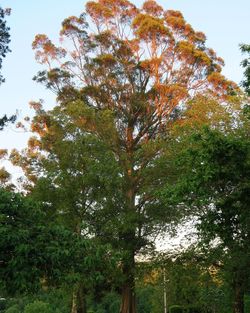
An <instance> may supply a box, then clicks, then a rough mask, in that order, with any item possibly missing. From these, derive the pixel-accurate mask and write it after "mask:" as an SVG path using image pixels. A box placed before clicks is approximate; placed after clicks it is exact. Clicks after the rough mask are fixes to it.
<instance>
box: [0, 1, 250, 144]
mask: <svg viewBox="0 0 250 313" xmlns="http://www.w3.org/2000/svg"><path fill="white" fill-rule="evenodd" d="M85 2H86V1H83V0H71V1H69V0H0V4H1V6H2V7H11V8H12V15H11V16H10V17H9V18H8V24H9V26H10V27H11V41H12V42H11V49H12V53H11V54H9V55H8V56H7V58H6V59H5V60H4V63H3V71H2V72H3V75H4V76H5V78H6V83H5V84H3V85H1V86H0V116H1V115H3V114H4V113H8V114H11V113H14V112H15V111H16V110H18V111H19V112H20V115H21V116H25V115H26V114H29V112H30V111H29V105H28V103H29V101H30V100H38V99H40V98H43V99H45V100H46V107H48V108H49V107H52V106H53V105H54V97H53V95H51V94H49V93H48V92H46V91H45V89H44V88H43V87H42V86H40V85H38V84H36V83H35V82H33V81H32V77H33V76H34V75H35V74H36V72H37V71H38V70H39V69H41V67H40V66H39V65H38V64H37V63H36V61H35V59H34V53H33V51H32V49H31V43H32V41H33V39H34V36H35V35H36V34H37V33H46V34H47V35H48V36H49V37H50V38H51V39H57V34H58V31H59V29H60V23H61V21H62V20H63V19H64V18H65V17H67V16H70V15H78V14H79V13H80V12H81V11H82V10H83V9H84V3H85ZM132 2H133V3H135V4H136V5H138V6H140V5H141V4H142V2H143V1H142V0H134V1H133V0H132ZM158 3H160V4H161V5H162V6H164V8H166V9H177V10H180V11H181V12H182V13H183V14H184V17H185V19H186V20H187V21H188V22H189V23H190V24H191V25H192V26H193V27H194V28H195V29H196V30H200V31H203V32H204V33H205V34H206V36H207V39H208V40H207V45H208V46H209V47H211V48H213V49H214V50H215V51H216V52H217V53H218V55H219V56H221V57H222V58H223V59H224V60H225V62H226V66H225V69H224V70H223V73H224V75H225V76H227V77H228V78H230V79H232V80H234V81H236V82H239V81H240V80H241V79H242V69H241V68H240V65H239V64H240V61H241V60H242V56H241V53H240V51H239V47H238V46H239V43H250V1H249V0H237V1H235V0H205V1H201V0H159V1H158ZM28 136H29V135H28V134H23V133H22V132H21V133H20V132H16V130H14V128H13V127H10V128H9V129H7V130H6V131H4V132H1V133H0V147H1V148H14V147H16V148H21V147H24V146H25V142H26V140H27V138H28Z"/></svg>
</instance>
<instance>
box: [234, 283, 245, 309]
mask: <svg viewBox="0 0 250 313" xmlns="http://www.w3.org/2000/svg"><path fill="white" fill-rule="evenodd" d="M233 309H234V310H233V312H234V313H244V291H243V290H242V288H241V286H240V285H239V284H237V285H236V286H235V290H234V308H233Z"/></svg>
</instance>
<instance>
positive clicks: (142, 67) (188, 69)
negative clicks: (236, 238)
mask: <svg viewBox="0 0 250 313" xmlns="http://www.w3.org/2000/svg"><path fill="white" fill-rule="evenodd" d="M88 22H90V23H89V24H88ZM60 35H61V42H62V44H63V46H60V47H57V46H56V45H54V44H53V43H52V42H51V41H50V40H49V39H48V38H47V36H46V35H37V36H36V38H35V41H34V42H33V48H34V49H35V50H36V58H37V60H38V62H40V63H42V64H45V65H47V66H48V70H47V71H42V72H39V73H38V75H37V76H36V77H35V79H36V80H37V81H39V82H41V83H44V84H45V85H46V87H47V88H49V89H51V90H53V91H54V92H55V93H56V94H57V96H58V106H57V107H56V108H55V109H54V110H52V111H50V112H44V111H42V110H41V108H38V109H37V115H36V117H35V119H34V121H33V125H32V130H33V131H34V133H36V134H37V135H38V139H37V141H36V142H37V144H35V145H34V140H33V141H32V143H33V144H31V145H30V147H29V148H28V149H27V151H26V152H27V158H26V160H24V159H22V160H24V161H21V162H22V165H23V167H24V168H25V167H26V169H27V168H28V172H29V174H31V175H33V176H39V174H40V173H41V171H42V169H41V168H40V169H39V166H38V167H37V168H36V169H35V167H29V165H28V164H29V161H32V160H33V161H34V158H35V157H36V156H37V155H38V154H40V155H42V156H51V158H54V161H56V162H59V161H60V160H59V159H58V154H57V151H56V150H55V140H54V139H55V136H56V133H57V132H56V130H55V127H54V125H55V122H56V123H57V125H61V131H60V141H61V143H66V142H68V141H70V140H73V139H74V136H75V135H77V134H78V135H79V134H82V135H83V136H84V134H85V136H86V134H88V135H91V136H93V137H94V138H96V140H97V141H99V142H101V145H102V146H103V147H105V149H106V151H108V155H109V158H110V160H111V163H112V164H115V168H116V169H117V170H115V171H114V172H112V173H108V174H107V171H106V172H105V177H104V179H103V180H102V177H100V180H101V181H102V182H104V185H105V188H107V186H108V185H107V182H108V181H109V180H111V181H117V182H118V183H117V184H115V185H113V186H112V187H113V190H112V192H111V189H109V188H108V190H109V192H107V193H106V194H105V193H100V192H98V193H97V194H98V197H97V198H96V199H95V200H94V201H92V202H91V205H90V206H89V210H91V211H92V212H93V213H92V215H91V216H92V218H94V219H95V221H97V224H96V222H95V225H98V232H99V234H101V236H102V237H103V240H105V239H106V240H109V241H110V240H111V242H112V243H113V245H114V246H115V247H120V249H121V250H122V252H123V260H122V262H121V265H122V271H123V282H122V286H121V294H122V304H121V310H120V312H121V313H134V312H136V305H135V303H136V302H135V290H134V285H135V284H134V274H135V256H136V255H137V254H138V253H139V252H140V251H141V250H142V249H143V248H145V247H147V245H148V244H149V243H150V242H151V243H152V238H153V237H152V236H153V235H155V234H156V233H157V232H159V230H160V229H163V227H164V226H165V225H166V224H171V223H172V222H173V220H174V219H175V218H176V215H177V214H176V213H175V212H173V211H172V210H171V207H169V208H166V207H164V206H162V204H161V202H160V200H159V199H158V197H157V196H156V193H155V191H156V190H157V188H158V187H159V186H160V185H161V184H162V183H163V181H165V180H166V179H168V177H169V173H170V172H171V169H169V168H168V166H167V161H166V154H164V150H165V149H164V146H165V144H166V141H167V138H168V136H169V128H170V127H171V125H172V123H173V122H174V121H175V120H176V119H178V117H179V116H180V113H181V111H182V110H185V108H186V107H187V105H188V100H189V99H190V98H192V97H193V96H194V95H196V94H200V93H203V94H204V95H206V96H207V97H209V98H215V99H218V101H222V102H224V103H226V102H227V101H228V99H229V97H230V96H232V95H233V94H234V92H235V89H237V87H236V85H235V84H233V83H232V82H230V81H228V80H227V79H225V77H223V76H222V75H221V66H222V65H223V61H222V60H221V59H220V58H218V57H217V56H216V54H215V52H214V51H213V50H212V49H208V48H207V47H206V45H205V41H206V38H205V35H204V34H203V33H201V32H196V31H195V30H194V29H193V28H192V27H191V25H190V24H188V23H187V22H186V21H185V19H184V18H183V15H182V14H181V13H180V12H178V11H173V10H168V11H164V9H163V8H162V7H161V6H159V5H158V4H157V3H156V2H155V1H152V0H148V1H146V2H145V3H144V4H143V6H142V8H141V9H138V8H137V7H136V6H135V5H134V4H132V3H131V2H129V1H128V0H115V1H113V0H112V1H111V0H99V1H95V2H94V1H90V2H88V3H87V4H86V12H84V13H82V14H81V15H80V16H79V17H75V16H73V17H69V18H67V19H65V20H64V21H63V23H62V30H61V32H60ZM56 112H60V114H62V115H61V117H63V118H60V119H58V118H56V117H55V115H56V114H57V113H56ZM68 122H70V123H71V124H73V125H75V126H74V127H75V132H74V133H72V132H71V130H70V131H69V128H67V127H65V123H66V124H67V123H68ZM72 134H73V136H72ZM53 140H54V141H53ZM79 144H80V142H79ZM165 151H166V150H165ZM75 152H76V150H73V151H71V153H72V158H73V159H75V156H77V154H75V155H74V153H75ZM37 153H38V154H37ZM99 154H100V156H99V160H103V157H102V156H101V155H102V151H101V150H99ZM97 160H98V159H97ZM163 160H164V162H165V163H164V167H163ZM98 163H99V164H100V161H98V162H97V164H98ZM33 164H34V163H33ZM74 164H75V163H74ZM104 167H105V166H104V163H102V168H104ZM47 173H48V172H47ZM58 173H60V170H59V171H58ZM68 173H69V174H70V173H71V174H72V176H74V175H75V176H77V175H78V174H79V176H80V177H81V175H84V172H83V171H82V170H80V171H79V170H78V169H77V170H76V171H71V170H70V169H69V170H68ZM102 173H103V172H102V171H100V174H102ZM97 175H99V173H98V172H97ZM100 176H101V175H100ZM98 184H99V182H98V183H97V186H98ZM55 186H59V185H56V184H55ZM80 186H85V185H80ZM99 186H100V185H99ZM94 188H95V189H96V190H99V191H100V190H102V188H100V187H99V188H96V186H95V185H93V186H92V189H91V188H90V189H89V190H93V189H94ZM105 188H104V190H105ZM80 194H81V196H82V195H85V196H88V194H87V193H86V191H85V189H84V188H82V189H81V191H80ZM78 195H79V192H78ZM87 198H88V197H87ZM74 205H75V208H77V206H76V204H74ZM98 212H102V214H101V215H100V214H99V213H98ZM84 218H86V214H85V215H84ZM100 219H103V221H102V222H100ZM107 225H109V227H107Z"/></svg>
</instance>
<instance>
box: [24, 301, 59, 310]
mask: <svg viewBox="0 0 250 313" xmlns="http://www.w3.org/2000/svg"><path fill="white" fill-rule="evenodd" d="M24 313H54V311H53V310H52V308H51V306H50V305H49V304H48V303H45V302H42V301H34V302H33V303H29V304H27V305H26V306H25V308H24ZM58 313H59V312H58Z"/></svg>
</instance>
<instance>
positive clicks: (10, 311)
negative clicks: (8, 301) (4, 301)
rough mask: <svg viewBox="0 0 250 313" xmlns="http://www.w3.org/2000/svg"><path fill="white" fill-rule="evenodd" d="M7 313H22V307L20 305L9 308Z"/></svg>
mask: <svg viewBox="0 0 250 313" xmlns="http://www.w3.org/2000/svg"><path fill="white" fill-rule="evenodd" d="M5 313H20V307H19V306H18V305H16V304H15V305H13V306H11V307H9V308H8V309H7V310H6V311H5Z"/></svg>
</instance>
